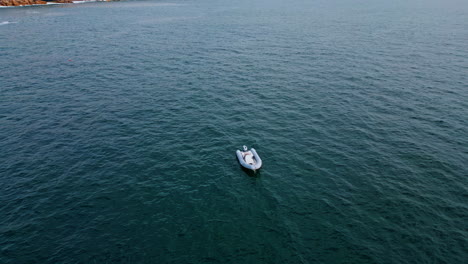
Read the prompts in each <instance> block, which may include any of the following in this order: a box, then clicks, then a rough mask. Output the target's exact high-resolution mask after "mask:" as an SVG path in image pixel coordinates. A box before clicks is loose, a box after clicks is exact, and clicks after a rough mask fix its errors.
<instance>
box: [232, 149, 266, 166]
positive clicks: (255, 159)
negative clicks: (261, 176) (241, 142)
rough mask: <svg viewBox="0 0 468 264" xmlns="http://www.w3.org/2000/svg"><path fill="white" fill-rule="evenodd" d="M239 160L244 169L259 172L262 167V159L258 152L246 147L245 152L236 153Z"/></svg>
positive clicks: (238, 151)
mask: <svg viewBox="0 0 468 264" xmlns="http://www.w3.org/2000/svg"><path fill="white" fill-rule="evenodd" d="M236 155H237V159H238V160H239V163H240V164H241V165H242V167H244V168H246V169H250V170H258V169H260V167H262V159H261V158H260V156H258V154H257V151H255V149H254V148H251V149H250V150H248V149H247V147H246V146H244V151H240V150H237V151H236Z"/></svg>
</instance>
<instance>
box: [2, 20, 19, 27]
mask: <svg viewBox="0 0 468 264" xmlns="http://www.w3.org/2000/svg"><path fill="white" fill-rule="evenodd" d="M15 23H17V22H10V21H3V22H0V26H3V25H8V24H15Z"/></svg>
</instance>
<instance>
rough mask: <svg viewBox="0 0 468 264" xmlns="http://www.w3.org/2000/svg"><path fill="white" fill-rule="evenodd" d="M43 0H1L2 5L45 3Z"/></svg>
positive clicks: (0, 4)
mask: <svg viewBox="0 0 468 264" xmlns="http://www.w3.org/2000/svg"><path fill="white" fill-rule="evenodd" d="M45 4H47V2H45V1H42V0H0V6H23V5H45Z"/></svg>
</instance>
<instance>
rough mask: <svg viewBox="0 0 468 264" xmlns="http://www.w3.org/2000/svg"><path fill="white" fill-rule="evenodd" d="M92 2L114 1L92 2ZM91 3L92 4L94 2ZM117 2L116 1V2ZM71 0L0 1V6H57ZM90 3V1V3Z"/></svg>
mask: <svg viewBox="0 0 468 264" xmlns="http://www.w3.org/2000/svg"><path fill="white" fill-rule="evenodd" d="M75 1H77V2H78V1H79V2H87V1H86V0H81V1H80V0H75ZM94 1H109V2H110V1H116V0H94ZM94 1H93V2H94ZM117 1H118V0H117ZM73 2H74V1H73V0H54V1H43V0H0V6H29V5H46V4H47V3H58V4H72V3H73ZM90 2H91V1H90Z"/></svg>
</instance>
